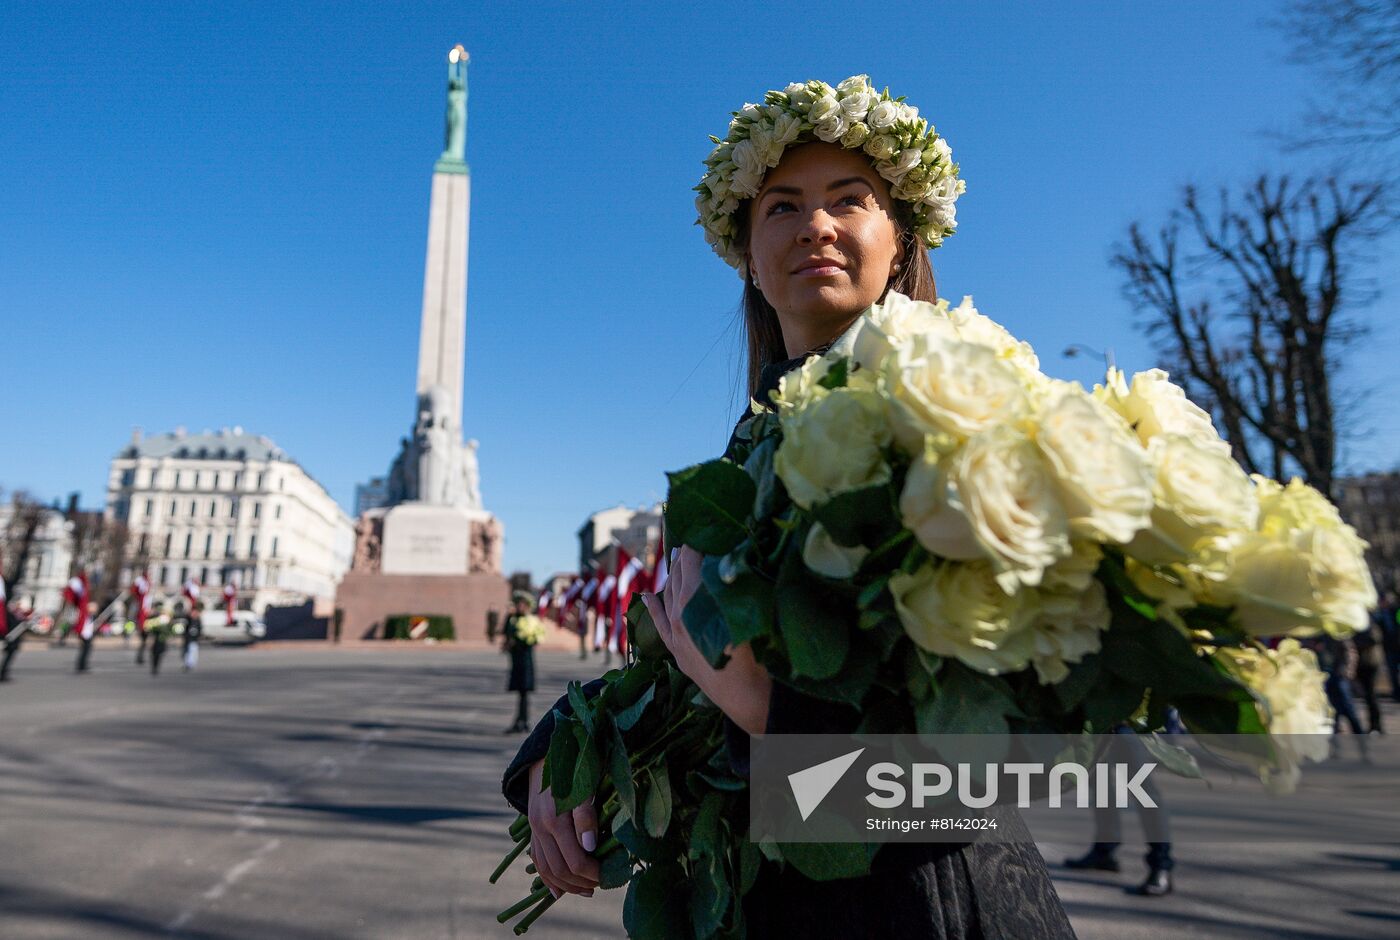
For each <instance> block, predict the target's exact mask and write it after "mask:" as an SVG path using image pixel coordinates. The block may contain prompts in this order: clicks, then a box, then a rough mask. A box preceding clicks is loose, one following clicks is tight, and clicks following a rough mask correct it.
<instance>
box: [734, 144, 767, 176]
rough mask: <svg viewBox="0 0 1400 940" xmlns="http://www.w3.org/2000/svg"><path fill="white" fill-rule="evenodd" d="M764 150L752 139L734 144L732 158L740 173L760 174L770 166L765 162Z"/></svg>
mask: <svg viewBox="0 0 1400 940" xmlns="http://www.w3.org/2000/svg"><path fill="white" fill-rule="evenodd" d="M764 156H765V155H764V152H763V150H762V149H761V148H760V147H759V146H758V145H757V144H755V143H754V142H753V141H752V140H741V141H739V142H738V143H737V144H735V145H734V153H733V154H731V155H730V159H731V160H733V161H734V166H735V169H736V170H737V171H738V173H736V174H735V175H736V176H737V175H738V174H739V173H758V174H759V175H760V176H761V175H762V174H763V172H764V170H766V169H767V168H768V164H767V163H766V162H764Z"/></svg>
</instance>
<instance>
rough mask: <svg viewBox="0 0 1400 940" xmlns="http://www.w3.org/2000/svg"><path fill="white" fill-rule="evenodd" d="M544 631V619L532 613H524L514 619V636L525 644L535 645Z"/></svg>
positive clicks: (543, 635) (541, 638)
mask: <svg viewBox="0 0 1400 940" xmlns="http://www.w3.org/2000/svg"><path fill="white" fill-rule="evenodd" d="M546 633H547V631H546V629H545V625H544V621H543V620H541V619H540V618H539V617H536V616H535V615H534V614H525V615H524V616H523V617H520V618H518V619H517V620H516V621H515V637H516V639H517V640H519V641H520V642H521V643H524V644H525V645H526V646H535V645H536V644H538V643H539V642H540V641H541V640H543V639H544V638H545V635H546Z"/></svg>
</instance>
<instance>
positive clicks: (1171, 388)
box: [1094, 369, 1230, 453]
mask: <svg viewBox="0 0 1400 940" xmlns="http://www.w3.org/2000/svg"><path fill="white" fill-rule="evenodd" d="M1094 395H1095V397H1097V398H1099V399H1100V400H1102V401H1103V402H1104V403H1105V404H1107V405H1108V406H1109V407H1110V408H1112V409H1113V410H1114V411H1116V412H1118V413H1119V414H1120V415H1122V416H1123V417H1124V419H1126V420H1127V422H1128V424H1130V425H1131V426H1132V427H1133V429H1134V430H1135V431H1137V435H1138V439H1139V440H1141V441H1142V443H1143V445H1144V446H1145V445H1146V444H1147V443H1148V442H1149V441H1151V440H1152V439H1153V438H1154V437H1157V436H1158V435H1161V434H1180V435H1184V436H1186V437H1193V438H1196V439H1197V440H1199V441H1200V442H1201V443H1203V444H1207V445H1210V446H1213V447H1215V448H1216V449H1219V450H1223V451H1225V452H1226V453H1229V451H1230V445H1229V444H1227V443H1225V442H1224V441H1222V440H1221V439H1220V435H1219V434H1218V433H1217V432H1216V430H1215V425H1214V424H1212V423H1211V420H1210V415H1209V414H1207V413H1206V412H1205V411H1203V410H1201V408H1200V407H1199V406H1197V405H1196V403H1195V402H1193V401H1191V400H1190V399H1189V398H1187V397H1186V393H1185V392H1184V391H1182V389H1181V387H1180V386H1179V385H1174V384H1173V383H1172V382H1171V381H1170V380H1169V379H1168V376H1167V373H1165V372H1163V371H1162V370H1161V369H1148V370H1147V371H1146V372H1139V373H1137V374H1136V375H1134V376H1133V384H1132V387H1131V388H1129V387H1128V383H1127V381H1126V379H1125V378H1124V376H1123V373H1122V372H1120V371H1119V370H1117V369H1110V370H1109V372H1108V376H1107V378H1106V379H1105V384H1104V385H1096V386H1094Z"/></svg>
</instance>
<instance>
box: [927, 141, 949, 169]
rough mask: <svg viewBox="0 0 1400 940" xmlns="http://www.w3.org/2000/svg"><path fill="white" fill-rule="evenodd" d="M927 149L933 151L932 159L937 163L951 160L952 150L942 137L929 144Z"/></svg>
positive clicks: (945, 163)
mask: <svg viewBox="0 0 1400 940" xmlns="http://www.w3.org/2000/svg"><path fill="white" fill-rule="evenodd" d="M928 149H929V150H931V151H932V152H933V155H934V159H935V161H936V162H937V163H939V164H942V165H947V164H949V163H952V162H953V150H952V148H951V147H949V146H948V142H947V141H946V140H944V139H943V138H942V137H940V138H938V139H937V140H935V141H934V142H933V143H932V144H930V145H929V148H928Z"/></svg>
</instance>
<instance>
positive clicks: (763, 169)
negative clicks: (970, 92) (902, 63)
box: [695, 75, 967, 277]
mask: <svg viewBox="0 0 1400 940" xmlns="http://www.w3.org/2000/svg"><path fill="white" fill-rule="evenodd" d="M813 139H815V140H821V141H825V142H827V143H839V144H840V145H841V146H842V147H845V148H846V149H847V150H856V149H859V150H862V151H863V152H864V153H865V155H866V156H868V157H869V158H870V160H871V162H872V163H873V164H874V166H875V170H876V171H877V172H878V173H879V174H880V176H882V177H884V179H885V180H887V181H888V182H889V184H890V193H891V194H892V195H893V196H894V198H896V199H899V200H901V201H903V202H907V203H909V204H910V205H911V206H912V207H913V209H914V232H915V234H916V235H917V236H918V238H919V239H920V240H921V241H922V242H923V243H924V244H925V245H926V246H927V247H929V248H937V247H938V246H939V245H941V244H943V239H945V238H947V237H948V236H949V235H951V234H953V231H954V230H955V229H956V228H957V225H958V223H957V211H956V208H955V206H954V203H956V202H957V199H958V197H959V196H961V195H962V194H963V192H964V191H966V189H967V185H966V184H965V183H964V182H963V181H962V180H961V179H959V178H958V165H957V164H956V163H954V162H953V152H952V151H951V150H950V149H949V148H948V144H947V143H946V142H945V141H944V140H943V138H941V137H939V136H938V134H937V133H935V131H934V129H933V125H931V124H929V122H928V121H926V120H924V119H923V118H921V117H919V109H918V108H915V107H912V106H910V105H907V104H905V103H904V99H903V98H891V97H890V92H889V89H888V88H886V89H885V90H884V91H883V92H881V93H876V91H875V89H874V88H873V87H871V85H870V76H868V75H852V76H851V77H850V78H848V79H846V80H845V81H844V82H842V83H841V84H839V85H837V86H836V87H835V88H832V87H831V86H830V85H828V84H827V83H826V82H816V81H813V82H805V83H793V84H791V85H789V86H787V87H786V88H784V89H783V90H782V91H770V92H768V93H767V94H766V95H764V96H763V104H761V105H760V104H746V105H744V107H743V109H742V110H739V111H735V112H734V120H732V121H731V122H730V123H729V135H728V136H727V137H726V138H725V139H723V140H721V139H719V138H718V137H714V136H711V137H710V140H712V141H714V142H715V149H714V150H713V151H712V152H711V153H710V155H709V157H707V158H706V159H705V166H706V167H708V172H706V173H705V176H704V178H703V179H701V180H700V183H699V185H697V186H696V187H695V191H696V192H697V193H699V194H700V195H699V196H697V197H696V199H695V208H696V211H697V212H699V214H700V217H699V219H697V220H696V224H697V225H700V226H702V227H703V228H704V229H705V241H707V242H709V243H710V246H711V247H712V248H714V250H715V253H716V254H718V255H719V256H720V257H721V258H723V259H724V260H725V262H727V263H728V264H729V265H730V266H732V267H733V268H735V269H736V270H738V272H739V275H740V276H741V277H744V276H747V271H746V267H747V266H746V264H745V262H744V254H743V252H742V251H740V250H738V249H737V248H736V246H735V245H734V233H735V224H734V212H735V211H736V210H737V209H738V208H739V203H740V202H741V201H742V200H744V199H751V198H753V197H754V196H756V195H758V189H759V186H760V185H762V183H763V176H764V174H765V173H767V172H768V171H769V170H770V169H772V168H773V167H775V166H777V165H778V161H780V160H781V159H782V157H783V151H784V150H786V149H787V148H788V147H792V146H795V145H797V144H800V143H805V142H807V141H809V140H813Z"/></svg>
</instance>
